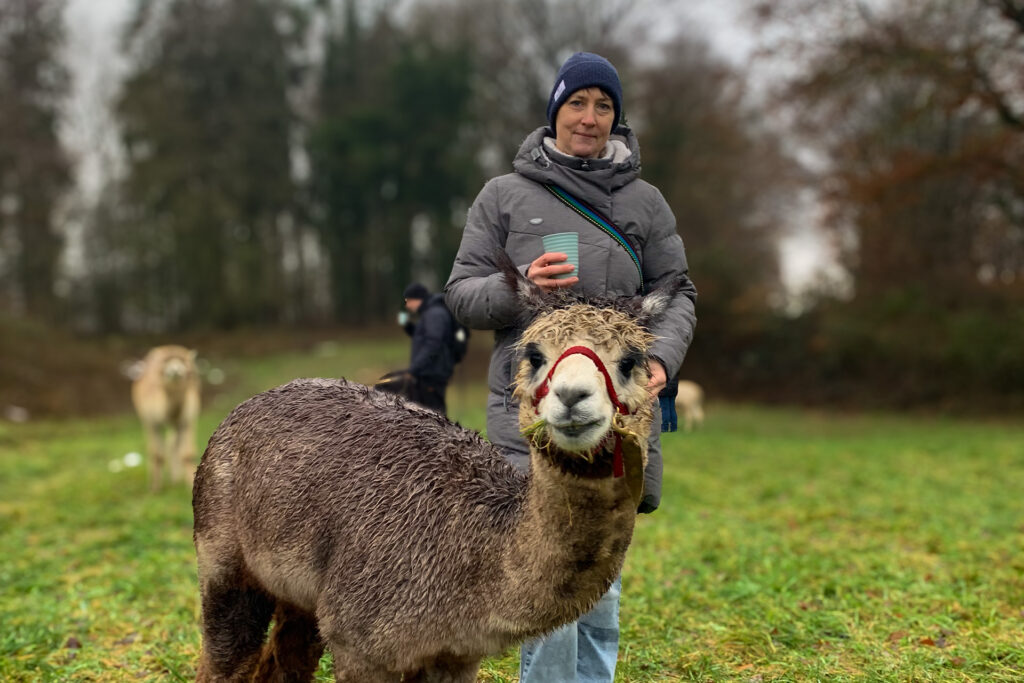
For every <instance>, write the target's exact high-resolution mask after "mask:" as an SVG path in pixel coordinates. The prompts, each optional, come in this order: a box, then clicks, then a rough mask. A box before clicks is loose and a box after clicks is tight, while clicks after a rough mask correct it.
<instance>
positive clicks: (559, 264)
mask: <svg viewBox="0 0 1024 683" xmlns="http://www.w3.org/2000/svg"><path fill="white" fill-rule="evenodd" d="M568 259H569V257H568V256H567V255H566V254H562V253H560V252H557V251H552V252H548V253H546V254H541V255H540V256H539V257H538V258H537V259H536V260H534V262H533V263H531V264H530V267H529V268H527V269H526V279H527V280H530V281H531V282H533V284H535V285H537V286H538V287H540V288H541V289H543V290H544V291H545V292H550V291H552V290H555V289H561V288H563V287H572V286H573V285H574V284H576V283H577V282H579V281H580V279H579V278H578V277H576V276H575V275H573V276H572V277H567V278H565V279H562V280H556V279H555V275H561V274H562V273H571V272H572V271H574V270H576V266H574V265H572V264H571V263H564V261H567V260H568ZM662 372H663V373H664V371H662Z"/></svg>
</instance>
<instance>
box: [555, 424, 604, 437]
mask: <svg viewBox="0 0 1024 683" xmlns="http://www.w3.org/2000/svg"><path fill="white" fill-rule="evenodd" d="M600 422H601V421H600V420H594V421H593V422H584V423H582V424H574V423H569V424H567V425H552V424H550V423H549V426H550V427H551V428H552V429H557V430H558V431H560V432H561V433H563V434H565V435H566V436H579V435H580V434H583V433H585V432H588V431H590V430H591V429H593V428H594V427H596V426H597V425H598V424H600Z"/></svg>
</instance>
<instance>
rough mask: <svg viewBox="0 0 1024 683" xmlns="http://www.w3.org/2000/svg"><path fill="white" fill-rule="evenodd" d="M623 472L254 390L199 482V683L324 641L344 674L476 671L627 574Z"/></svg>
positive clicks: (316, 392) (352, 677) (351, 387)
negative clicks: (517, 456)
mask: <svg viewBox="0 0 1024 683" xmlns="http://www.w3.org/2000/svg"><path fill="white" fill-rule="evenodd" d="M516 278H518V275H517V274H516V275H510V276H509V280H510V283H511V284H512V286H514V287H520V286H521V282H520V280H521V278H520V279H516ZM526 292H527V295H528V296H533V295H535V294H536V292H532V291H529V289H528V288H527V290H526ZM604 317H605V314H599V315H598V318H599V319H604ZM624 319H625V318H624ZM543 321H544V318H540V319H538V321H537V323H536V324H537V325H538V326H539V327H540V328H544V327H545V323H544V322H543ZM589 324H590V325H593V324H594V323H593V321H592V322H591V323H589ZM622 333H623V334H626V335H627V336H628V334H629V333H628V330H625V328H624V329H623V330H622ZM599 334H604V328H603V327H602V328H601V330H600V331H599ZM615 334H618V333H615ZM643 334H646V333H642V334H640V337H638V338H643V339H647V337H644V336H643ZM612 336H613V337H614V334H613V335H612ZM645 377H646V376H645V375H644V376H639V375H638V376H637V381H640V380H641V379H643V380H644V381H646V379H645ZM641 419H647V420H649V419H650V411H649V410H648V411H647V413H646V416H645V417H643V418H641ZM646 424H647V425H648V426H649V421H648V422H647V423H646ZM640 426H641V427H642V426H643V425H640ZM640 433H642V434H646V431H641V432H640ZM643 445H644V447H645V446H646V439H644V440H643ZM610 473H611V453H610V452H600V453H597V454H592V455H591V457H589V458H588V459H582V458H578V457H575V455H574V454H568V453H562V452H558V451H557V450H555V451H552V450H544V451H543V452H541V451H540V450H537V449H535V450H534V454H533V460H532V465H531V474H530V475H529V476H527V475H524V474H521V473H519V472H518V471H517V470H515V469H514V468H513V467H512V466H511V465H509V464H508V463H507V462H506V461H505V459H504V458H503V457H502V455H501V454H500V452H499V451H498V450H497V449H496V448H495V447H494V446H492V445H491V444H489V443H488V442H486V441H485V440H484V439H483V438H481V437H480V435H479V434H477V433H476V432H474V431H471V430H468V429H464V428H462V427H460V426H459V425H457V424H454V423H452V422H450V421H448V420H447V419H446V418H444V417H442V416H440V415H438V414H436V413H433V412H431V411H427V410H423V409H419V408H417V407H415V406H414V405H413V404H411V403H408V402H407V401H405V400H404V399H402V398H399V397H396V396H392V395H388V394H384V393H382V392H379V391H376V390H373V389H369V388H367V387H365V386H363V385H359V384H355V383H350V382H348V381H345V380H325V379H305V380H296V381H294V382H291V383H289V384H286V385H284V386H281V387H278V388H276V389H272V390H270V391H268V392H265V393H263V394H259V395H257V396H255V397H253V398H252V399H250V400H248V401H246V402H245V403H243V404H241V405H240V406H238V407H237V408H236V409H235V410H234V411H233V412H232V413H231V414H230V415H229V416H228V418H227V419H226V420H225V421H224V422H223V423H222V424H221V425H220V427H219V428H218V429H217V430H216V432H215V433H214V434H213V436H212V437H211V439H210V442H209V445H208V446H207V449H206V453H205V454H204V456H203V459H202V462H201V463H200V467H199V470H198V472H197V476H196V481H195V488H194V495H193V508H194V513H195V544H196V552H197V557H198V565H199V582H200V596H201V602H202V612H203V646H202V654H201V658H200V666H199V675H198V678H199V680H201V681H243V680H310V676H311V674H312V671H314V670H315V668H316V665H317V661H318V660H319V657H320V654H321V653H322V651H323V649H324V648H327V649H329V650H330V651H331V653H332V655H333V659H334V670H335V677H336V680H338V681H358V682H359V683H375V682H382V683H383V682H395V683H397V682H398V681H451V682H458V681H462V682H466V683H468V682H470V681H475V680H476V673H477V669H478V667H479V662H480V659H481V658H482V657H484V656H486V655H488V654H492V653H496V652H500V651H501V650H502V649H504V648H506V647H508V646H510V645H513V644H515V643H517V642H521V641H523V640H525V639H527V638H530V637H534V636H538V635H540V634H543V633H545V632H549V631H551V630H553V629H554V628H556V627H558V626H560V625H562V624H565V623H568V622H570V621H572V620H574V619H576V618H578V617H579V616H580V615H581V614H583V613H584V612H586V611H587V610H589V609H590V608H591V607H592V606H593V605H594V604H595V602H596V601H597V600H598V599H599V598H600V596H601V595H603V594H604V593H605V592H606V591H607V589H608V587H609V586H610V584H611V582H612V581H613V580H614V578H615V576H617V575H618V573H619V571H620V569H621V566H622V561H623V559H624V556H625V552H626V549H627V548H628V546H629V542H630V540H631V537H632V531H633V524H634V519H635V512H636V503H635V501H634V500H633V498H632V497H631V494H630V491H629V490H628V488H627V486H626V484H625V483H624V479H623V478H619V479H613V478H611V477H610V476H609V475H610ZM275 612H276V614H275ZM272 615H274V616H275V628H274V631H273V633H272V634H271V636H270V639H269V642H267V643H266V644H264V634H265V633H266V630H267V626H268V624H269V623H270V622H271V618H272Z"/></svg>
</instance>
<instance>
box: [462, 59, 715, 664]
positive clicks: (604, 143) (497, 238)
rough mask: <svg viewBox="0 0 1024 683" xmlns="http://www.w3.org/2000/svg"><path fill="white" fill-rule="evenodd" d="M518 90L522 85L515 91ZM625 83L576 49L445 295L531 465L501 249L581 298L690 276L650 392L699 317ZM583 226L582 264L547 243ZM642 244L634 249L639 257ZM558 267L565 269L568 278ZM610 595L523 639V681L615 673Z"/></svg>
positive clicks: (465, 239) (479, 219) (478, 220)
mask: <svg viewBox="0 0 1024 683" xmlns="http://www.w3.org/2000/svg"><path fill="white" fill-rule="evenodd" d="M510 96H517V95H516V94H510ZM621 114H622V85H621V84H620V82H619V76H618V73H617V72H616V70H615V67H614V66H612V64H611V63H610V62H609V61H608V60H607V59H605V58H603V57H601V56H599V55H595V54H592V53H587V52H578V53H576V54H574V55H572V56H571V57H569V59H568V60H566V62H565V63H564V64H563V65H562V67H561V69H560V70H559V72H558V76H557V78H556V79H555V83H554V86H553V87H552V90H551V95H550V97H549V98H548V107H547V125H544V126H541V127H540V128H537V129H536V130H534V131H533V132H532V133H530V134H529V135H528V136H527V138H526V140H524V142H523V144H522V146H521V147H520V148H519V153H518V154H517V155H516V157H515V159H514V160H513V162H512V167H513V171H514V172H512V173H508V174H505V175H502V176H499V177H497V178H493V179H491V180H490V181H489V182H488V183H487V184H486V185H484V187H483V189H482V190H481V191H480V193H479V194H478V195H477V198H476V200H475V201H474V203H473V206H472V207H471V209H470V211H469V215H468V218H467V222H466V228H465V230H464V231H463V234H462V243H461V245H460V246H459V251H458V254H457V255H456V257H455V264H454V266H453V268H452V273H451V276H450V277H449V279H448V284H447V285H446V286H445V294H446V297H447V302H448V306H449V307H450V308H451V311H452V313H453V314H454V315H455V317H456V319H458V320H459V321H460V322H461V323H463V324H464V325H466V326H467V327H469V328H471V329H478V330H494V351H493V353H492V354H491V365H490V372H489V376H488V385H489V390H490V391H489V396H488V400H487V437H488V439H490V440H491V442H493V443H494V444H495V445H497V446H498V447H500V448H501V449H502V451H503V452H504V453H505V456H506V458H508V460H509V461H510V462H511V463H512V464H513V465H515V466H516V467H519V468H520V469H522V470H528V468H529V448H528V446H527V444H526V441H525V439H524V438H523V437H522V435H521V434H520V432H519V422H518V413H519V406H518V403H517V402H516V401H515V400H514V399H513V397H512V393H511V390H510V389H511V383H512V376H513V373H514V365H515V358H514V353H513V348H514V346H515V344H516V341H517V340H518V339H519V337H520V335H521V334H522V329H520V328H519V326H518V318H517V310H516V306H515V301H514V298H513V295H512V293H511V292H510V291H509V290H508V288H507V287H506V286H505V284H504V282H503V278H502V276H501V274H500V273H499V272H498V268H497V264H496V261H495V259H494V253H495V251H496V250H498V249H503V250H504V251H505V252H506V253H507V254H508V255H509V256H510V257H511V258H512V261H513V263H516V264H518V265H519V269H520V272H522V273H523V275H524V276H525V277H526V278H528V279H530V280H532V281H533V282H534V283H536V284H537V285H538V286H539V287H541V288H542V289H547V290H551V289H556V288H561V287H570V288H572V290H573V291H576V292H578V293H580V294H581V295H584V296H633V295H636V294H638V293H640V292H642V291H651V290H652V289H654V288H656V287H658V286H659V285H661V284H664V283H668V282H673V281H678V282H680V283H681V285H682V286H681V288H680V289H679V292H678V294H677V295H676V297H675V299H673V301H672V303H671V304H670V306H669V310H668V312H667V314H666V315H665V317H664V319H663V320H662V322H661V323H659V325H658V327H656V328H655V329H654V330H652V332H653V333H654V334H655V335H656V336H657V341H656V342H655V343H654V346H653V347H652V349H651V353H650V356H649V358H648V359H647V365H648V367H649V369H650V373H651V378H650V382H649V384H648V389H649V391H650V393H651V401H652V402H653V401H655V400H656V396H657V394H658V393H659V392H660V391H661V390H662V389H663V388H664V387H665V383H666V381H667V379H668V378H669V377H674V376H675V375H676V373H677V372H678V371H679V368H680V366H681V365H682V362H683V357H684V356H685V355H686V349H687V347H689V345H690V340H691V338H692V337H693V330H694V327H695V325H696V315H695V303H696V297H697V290H696V288H695V287H694V286H693V283H692V282H691V281H690V280H689V277H688V275H687V273H688V267H687V264H686V254H685V251H684V249H683V241H682V238H681V237H680V236H679V233H678V232H677V230H676V220H675V217H674V215H673V214H672V210H671V209H670V208H669V206H668V204H667V202H666V201H665V199H664V197H662V195H661V193H660V192H659V191H658V189H657V188H655V187H654V186H652V185H651V184H649V183H647V182H645V181H644V180H642V179H641V178H640V147H639V143H638V142H637V139H636V136H635V135H634V134H633V132H632V131H631V130H630V129H629V128H628V127H627V126H625V125H621V124H620V119H621ZM546 186H557V187H558V188H561V189H562V190H563V191H565V192H567V193H568V194H571V195H573V196H574V197H575V198H577V199H578V200H581V201H582V202H584V203H586V204H588V205H590V206H591V207H593V208H594V209H595V210H596V211H597V212H598V213H600V214H602V215H603V216H604V217H605V218H607V219H609V220H610V221H611V222H612V223H614V224H615V225H616V226H617V228H618V230H619V232H620V233H622V234H623V235H624V237H623V239H624V241H625V242H628V243H629V247H630V249H629V250H627V249H626V247H625V245H624V244H623V243H622V242H619V241H618V240H617V239H615V238H614V237H613V236H612V235H611V234H610V233H608V232H607V231H604V230H601V229H599V228H598V227H597V226H595V225H594V224H592V223H591V222H590V221H588V220H587V219H586V218H584V217H583V216H582V215H580V214H578V213H577V212H575V211H573V210H571V209H570V208H569V207H568V206H566V205H565V204H564V203H563V202H562V201H560V200H559V199H558V198H557V197H556V196H554V195H555V193H554V192H553V191H552V190H551V189H550V188H549V187H546ZM565 231H572V232H576V233H577V234H578V236H579V263H578V266H574V265H573V264H571V263H566V261H567V258H566V254H564V253H558V252H550V253H549V252H547V251H546V249H544V246H543V238H544V236H546V235H550V234H553V233H559V232H565ZM634 255H635V258H634ZM559 276H567V277H564V278H560V277H559ZM660 427H661V423H660V422H658V421H657V420H655V421H654V422H653V423H652V430H651V435H650V439H649V441H648V465H647V469H646V470H645V472H644V498H643V500H642V501H641V503H640V507H639V511H640V512H652V511H654V510H655V509H656V508H657V507H658V505H659V502H660V498H661V447H660V443H659V434H660V431H661V429H660ZM620 588H621V583H620V581H619V580H616V581H615V582H614V583H613V584H612V587H611V589H610V590H609V591H608V593H607V594H606V595H605V596H604V597H602V598H601V600H600V601H599V602H598V604H597V605H596V606H595V607H594V609H592V610H591V611H590V612H589V613H588V614H586V615H584V616H583V617H581V618H580V619H579V621H578V622H575V623H572V624H568V625H567V626H565V627H563V628H560V629H558V630H556V631H555V632H553V633H551V634H549V635H548V636H546V637H544V638H540V639H537V640H533V641H529V642H527V643H524V644H523V647H522V651H521V656H520V669H519V671H520V681H521V682H522V683H583V682H586V683H595V682H597V681H601V682H603V683H604V682H606V683H611V681H612V680H613V678H614V676H615V663H616V654H617V650H618V642H619V591H620Z"/></svg>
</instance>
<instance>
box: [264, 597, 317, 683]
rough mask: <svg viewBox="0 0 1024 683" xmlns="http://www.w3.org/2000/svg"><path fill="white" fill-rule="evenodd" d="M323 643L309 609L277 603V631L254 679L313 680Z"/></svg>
mask: <svg viewBox="0 0 1024 683" xmlns="http://www.w3.org/2000/svg"><path fill="white" fill-rule="evenodd" d="M323 653H324V645H323V642H322V641H321V640H320V634H319V633H318V632H317V628H316V619H315V618H314V617H313V616H312V615H311V614H308V613H306V612H303V611H301V610H297V609H294V608H292V607H289V606H287V605H283V604H278V606H277V611H275V612H274V630H273V632H272V633H271V634H270V640H269V641H268V642H267V644H266V645H265V646H264V647H263V654H262V655H261V657H260V663H259V666H257V668H256V674H255V675H254V676H253V681H261V682H262V681H266V682H267V683H305V681H312V680H313V674H314V673H316V668H317V666H318V665H319V664H320V656H321V655H322V654H323Z"/></svg>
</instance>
